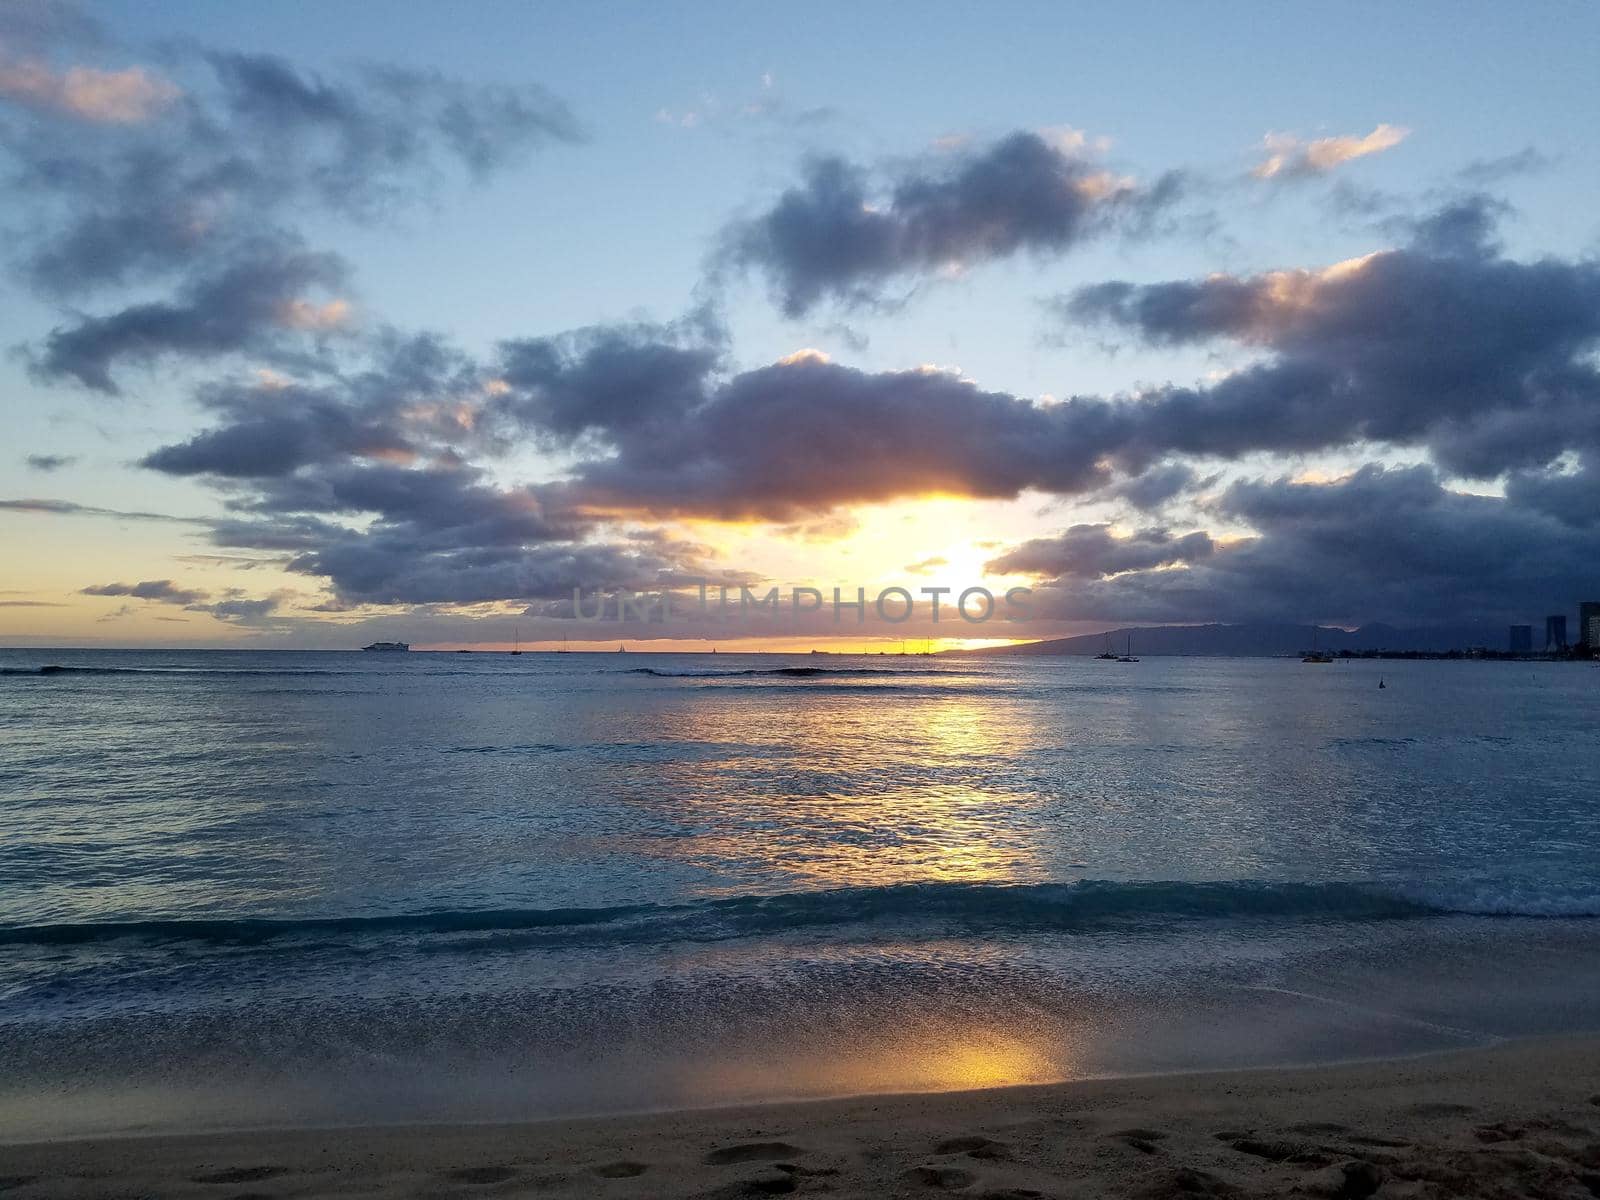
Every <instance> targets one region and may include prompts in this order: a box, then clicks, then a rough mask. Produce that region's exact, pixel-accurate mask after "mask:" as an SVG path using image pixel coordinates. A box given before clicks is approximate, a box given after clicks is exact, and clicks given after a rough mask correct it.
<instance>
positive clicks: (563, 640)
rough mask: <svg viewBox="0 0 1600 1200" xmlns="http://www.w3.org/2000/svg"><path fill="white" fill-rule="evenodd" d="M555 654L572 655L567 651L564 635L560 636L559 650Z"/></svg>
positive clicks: (565, 636)
mask: <svg viewBox="0 0 1600 1200" xmlns="http://www.w3.org/2000/svg"><path fill="white" fill-rule="evenodd" d="M556 653H557V654H571V653H572V651H571V650H568V649H567V635H566V634H564V633H563V634H562V635H561V649H559V650H557V651H556Z"/></svg>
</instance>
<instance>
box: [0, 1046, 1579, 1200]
mask: <svg viewBox="0 0 1600 1200" xmlns="http://www.w3.org/2000/svg"><path fill="white" fill-rule="evenodd" d="M0 1193H3V1194H4V1197H5V1200H34V1198H36V1197H41V1198H42V1197H68V1196H71V1197H79V1196H86V1197H129V1196H164V1197H166V1196H173V1197H197V1198H207V1200H210V1198H215V1200H260V1198H266V1197H286V1198H287V1197H300V1196H371V1197H391V1196H393V1197H401V1196H428V1197H461V1198H470V1197H497V1196H557V1197H569V1196H570V1197H591V1196H597V1197H618V1198H624V1197H691V1196H706V1197H738V1196H761V1195H784V1194H792V1195H810V1194H814V1195H819V1196H822V1195H825V1196H829V1197H885V1196H924V1197H926V1196H934V1195H939V1194H941V1193H955V1194H959V1195H962V1196H987V1197H1028V1196H1034V1197H1041V1196H1042V1197H1068V1196H1129V1197H1185V1196H1284V1195H1292V1194H1299V1195H1306V1196H1326V1197H1342V1198H1347V1200H1355V1198H1360V1197H1366V1196H1380V1197H1446V1196H1469V1197H1477V1196H1482V1197H1502V1196H1538V1197H1574V1198H1578V1200H1583V1198H1589V1197H1594V1196H1600V1038H1595V1037H1591V1038H1561V1039H1541V1040H1535V1041H1525V1042H1516V1043H1509V1044H1506V1045H1502V1046H1498V1047H1495V1048H1492V1049H1487V1050H1472V1051H1465V1052H1461V1053H1454V1054H1447V1055H1436V1056H1429V1057H1425V1058H1414V1059H1406V1060H1401V1061H1391V1062H1384V1063H1370V1064H1357V1065H1350V1066H1338V1067H1320V1068H1310V1069H1293V1070H1273V1071H1246V1072H1228V1073H1216V1074H1196V1075H1171V1076H1162V1077H1152V1078H1142V1079H1122V1080H1107V1081H1091V1082H1081V1083H1067V1084H1057V1085H1050V1086H1043V1087H1021V1088H1003V1089H994V1090H988V1091H976V1092H947V1093H940V1094H931V1095H916V1096H890V1097H884V1096H875V1097H868V1098H861V1099H854V1100H838V1101H825V1102H817V1103H804V1104H783V1105H767V1106H751V1107H742V1108H727V1109H716V1110H704V1111H680V1112H671V1113H659V1114H650V1115H643V1116H626V1117H609V1118H597V1119H589V1120H571V1121H547V1122H538V1123H533V1124H522V1125H479V1126H459V1125H458V1126H405V1127H393V1126H391V1127H378V1128H361V1129H337V1130H292V1131H264V1132H249V1133H224V1134H207V1135H204V1136H190V1137H184V1136H175V1137H174V1136H162V1137H137V1138H121V1139H102V1140H84V1141H61V1142H36V1143H30V1144H16V1145H6V1146H0Z"/></svg>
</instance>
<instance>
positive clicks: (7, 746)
mask: <svg viewBox="0 0 1600 1200" xmlns="http://www.w3.org/2000/svg"><path fill="white" fill-rule="evenodd" d="M45 666H51V667H57V666H58V667H61V668H63V669H62V670H59V671H50V672H48V673H43V674H41V673H40V671H39V668H41V667H45ZM1380 676H1382V677H1383V678H1384V679H1385V681H1386V683H1387V684H1388V686H1387V687H1386V688H1385V689H1383V690H1379V689H1378V687H1377V682H1378V679H1379V677H1380ZM1597 730H1600V671H1596V670H1594V669H1593V668H1590V667H1587V666H1580V665H1571V664H1549V665H1545V664H1510V663H1451V662H1418V663H1381V664H1380V663H1339V664H1335V665H1331V666H1306V665H1302V664H1300V663H1299V662H1296V661H1283V660H1202V659H1146V660H1145V661H1144V662H1143V663H1140V664H1136V665H1135V664H1118V663H1107V662H1099V661H1095V660H1080V659H1057V660H1019V659H1005V660H987V659H976V658H973V659H952V658H944V657H938V658H931V657H919V656H912V657H896V656H886V657H859V658H858V657H852V656H841V655H834V656H825V657H824V656H799V657H794V658H782V657H773V656H738V655H730V654H720V655H717V656H714V657H713V656H679V655H647V654H629V655H626V656H623V655H616V656H613V655H580V654H572V655H548V654H524V655H522V656H519V657H512V656H509V655H478V654H474V655H456V654H419V653H413V654H410V655H372V654H367V655H362V654H334V653H315V654H290V653H250V652H189V653H183V652H158V653H149V652H140V653H134V652H88V651H84V652H72V651H52V652H47V653H45V652H33V651H5V652H0V1062H5V1063H6V1064H7V1066H8V1069H7V1070H6V1071H4V1072H3V1073H0V1133H6V1132H9V1133H12V1134H14V1135H17V1136H24V1135H28V1134H32V1133H38V1132H60V1131H67V1132H75V1131H85V1130H90V1129H134V1128H162V1127H166V1126H168V1125H175V1124H183V1125H192V1124H194V1123H196V1122H200V1123H209V1124H237V1125H251V1124H270V1123H279V1122H301V1121H349V1120H400V1119H496V1118H503V1117H522V1116H536V1115H544V1114H554V1113H568V1112H587V1111H602V1110H610V1109H618V1108H639V1107H650V1106H658V1105H677V1104H703V1103H717V1102H722V1101H728V1100H736V1099H746V1098H765V1097H790V1096H809V1095H824V1094H839V1093H846V1092H859V1091H875V1090H907V1089H922V1088H943V1087H960V1086H986V1085H992V1084H999V1083H1013V1082H1034V1081H1042V1080H1046V1079H1057V1078H1071V1077H1076V1076H1080V1075H1088V1074H1111V1073H1122V1072H1134V1071H1145V1070H1171V1069H1196V1068H1203V1067H1211V1066H1232V1065H1263V1064H1267V1063H1274V1062H1302V1061H1320V1060H1326V1059H1334V1058H1347V1057H1358V1056H1367V1055H1373V1054H1391V1053H1409V1052H1414V1051H1420V1050H1429V1049H1438V1048H1445V1047H1448V1046H1453V1045H1461V1044H1474V1043H1477V1042H1482V1041H1487V1040H1493V1039H1494V1038H1497V1037H1502V1036H1510V1035H1515V1034H1518V1033H1527V1032H1543V1031H1550V1030H1570V1029H1588V1028H1594V1027H1596V1026H1597V1025H1600V1004H1597V1002H1596V1001H1595V1000H1594V999H1593V997H1594V996H1595V995H1596V992H1595V990H1594V988H1593V986H1592V985H1593V981H1594V980H1596V979H1600V922H1595V921H1594V920H1593V918H1594V917H1596V916H1600V836H1597V834H1600V746H1597V744H1596V743H1597V738H1596V731H1597Z"/></svg>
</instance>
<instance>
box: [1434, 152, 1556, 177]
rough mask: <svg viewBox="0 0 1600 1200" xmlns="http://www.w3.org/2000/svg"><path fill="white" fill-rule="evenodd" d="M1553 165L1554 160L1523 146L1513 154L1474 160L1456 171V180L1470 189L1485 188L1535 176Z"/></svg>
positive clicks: (1554, 163)
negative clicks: (1523, 176) (1510, 180)
mask: <svg viewBox="0 0 1600 1200" xmlns="http://www.w3.org/2000/svg"><path fill="white" fill-rule="evenodd" d="M1555 165H1556V160H1555V159H1554V158H1552V157H1550V156H1549V155H1548V154H1544V153H1542V152H1541V151H1539V150H1538V149H1536V148H1535V147H1533V146H1524V147H1523V148H1522V149H1521V150H1518V151H1516V153H1514V154H1502V155H1500V156H1498V157H1496V158H1480V159H1476V160H1474V161H1472V162H1470V163H1468V164H1467V165H1466V166H1464V167H1462V168H1461V169H1460V170H1459V171H1457V172H1456V178H1457V179H1459V180H1460V181H1461V182H1462V183H1465V184H1467V185H1469V186H1471V187H1487V186H1489V185H1490V184H1494V183H1504V182H1505V181H1506V180H1508V179H1515V178H1517V177H1518V176H1521V175H1537V174H1540V173H1542V172H1544V171H1548V170H1549V169H1550V168H1551V167H1553V166H1555Z"/></svg>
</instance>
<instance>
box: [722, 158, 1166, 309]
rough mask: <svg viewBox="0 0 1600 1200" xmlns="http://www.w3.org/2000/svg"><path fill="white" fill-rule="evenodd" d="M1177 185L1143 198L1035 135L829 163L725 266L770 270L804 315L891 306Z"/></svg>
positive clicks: (755, 224)
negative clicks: (900, 158) (905, 164)
mask: <svg viewBox="0 0 1600 1200" xmlns="http://www.w3.org/2000/svg"><path fill="white" fill-rule="evenodd" d="M886 177H887V178H886ZM1174 186H1175V185H1174V181H1173V179H1169V180H1167V181H1164V183H1163V184H1161V185H1158V187H1157V188H1154V189H1151V190H1149V191H1146V190H1142V189H1141V188H1139V187H1138V186H1137V185H1135V184H1134V183H1132V182H1131V181H1128V180H1125V179H1120V178H1117V177H1116V176H1114V175H1112V174H1111V173H1110V172H1108V171H1107V170H1106V169H1105V168H1103V167H1102V166H1100V165H1098V164H1096V163H1095V162H1093V161H1092V160H1090V159H1087V158H1084V157H1082V156H1081V155H1080V154H1079V153H1078V151H1077V148H1076V147H1071V146H1069V147H1067V148H1062V147H1061V146H1060V145H1058V144H1053V143H1052V141H1050V140H1047V139H1046V138H1044V137H1041V136H1040V135H1039V134H1037V133H1031V132H1019V133H1013V134H1011V135H1009V136H1008V137H1005V138H1003V139H1001V140H1000V141H998V142H995V143H993V144H991V145H989V146H986V147H982V148H968V147H962V148H959V149H957V150H956V151H954V152H953V153H950V154H946V155H942V156H939V157H937V158H935V159H933V160H932V161H930V162H929V163H927V164H925V165H922V166H919V167H917V168H913V169H906V170H900V171H890V170H885V169H881V168H880V169H878V170H869V169H868V168H865V167H862V166H859V165H857V164H853V163H851V162H848V161H847V160H845V159H843V158H839V157H819V158H814V159H812V160H811V161H810V162H808V163H807V164H806V165H805V168H804V171H803V176H802V179H801V182H800V183H799V184H798V185H797V186H795V187H792V188H790V189H789V190H788V191H786V192H784V193H783V194H782V195H781V196H780V197H779V198H778V200H777V202H776V203H775V204H773V206H772V207H771V208H770V209H768V210H767V211H766V212H764V213H762V214H760V215H758V216H756V217H754V218H752V219H749V220H745V221H740V222H737V223H735V224H733V225H732V226H730V227H729V228H728V229H727V230H725V231H724V234H723V245H722V249H721V251H720V255H719V261H720V263H721V265H723V266H728V267H733V268H736V269H755V270H757V271H759V272H761V273H762V274H764V275H765V276H766V277H767V280H768V282H769V283H770V284H771V286H772V289H773V291H774V293H775V295H776V297H777V300H778V303H779V304H780V306H781V307H782V309H783V311H784V313H785V314H786V315H788V316H791V317H799V316H803V315H805V314H806V313H807V312H808V311H810V310H811V309H812V308H813V307H815V306H816V305H818V304H819V303H821V302H823V301H824V300H832V301H836V302H838V303H840V304H843V305H845V306H857V305H871V304H876V303H879V302H881V301H882V299H883V293H884V289H885V288H886V287H887V286H888V285H889V284H890V283H892V282H893V281H894V280H896V279H899V278H902V277H911V278H912V279H913V280H915V279H918V278H922V277H926V276H928V275H930V274H934V273H937V272H941V271H949V270H954V269H960V268H963V267H966V266H970V265H975V264H980V263H984V262H988V261H991V260H994V259H1001V258H1008V257H1011V256H1013V255H1015V254H1018V253H1021V252H1024V251H1027V252H1031V253H1034V254H1037V255H1041V256H1049V257H1054V256H1057V255H1060V254H1063V253H1065V252H1066V251H1068V250H1069V249H1071V248H1072V247H1074V246H1076V245H1078V244H1079V243H1081V242H1084V241H1086V240H1088V239H1090V238H1093V237H1097V236H1101V235H1103V234H1105V233H1107V232H1109V231H1111V230H1112V229H1114V228H1115V227H1116V226H1117V225H1118V222H1119V221H1128V220H1132V219H1133V218H1134V217H1135V216H1136V215H1138V214H1140V212H1141V209H1142V208H1143V207H1144V206H1146V205H1148V204H1150V203H1152V202H1155V203H1159V204H1162V205H1164V204H1166V203H1170V201H1171V200H1172V199H1173V198H1174V196H1173V192H1174Z"/></svg>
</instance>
